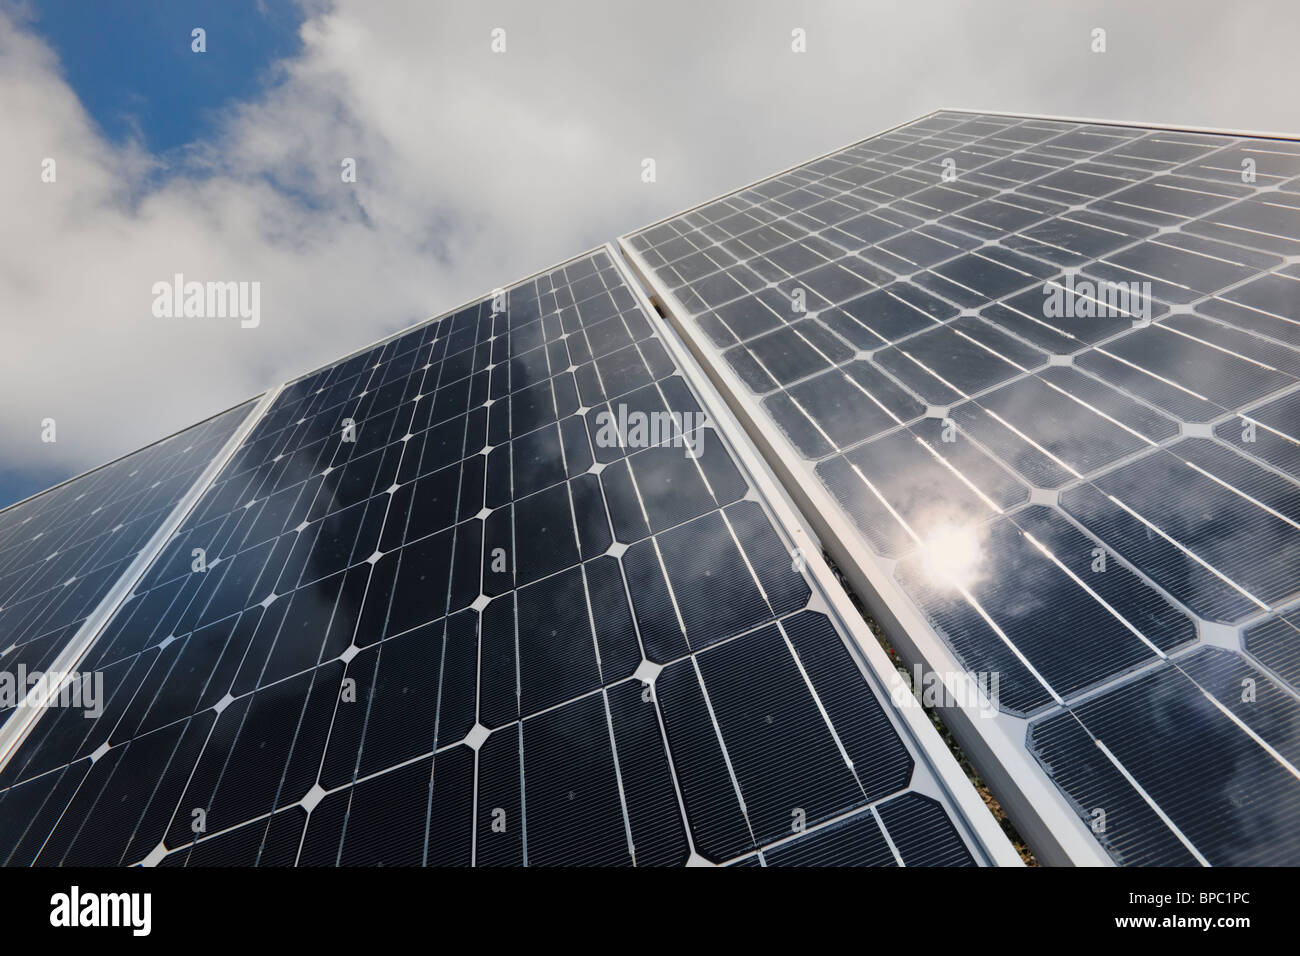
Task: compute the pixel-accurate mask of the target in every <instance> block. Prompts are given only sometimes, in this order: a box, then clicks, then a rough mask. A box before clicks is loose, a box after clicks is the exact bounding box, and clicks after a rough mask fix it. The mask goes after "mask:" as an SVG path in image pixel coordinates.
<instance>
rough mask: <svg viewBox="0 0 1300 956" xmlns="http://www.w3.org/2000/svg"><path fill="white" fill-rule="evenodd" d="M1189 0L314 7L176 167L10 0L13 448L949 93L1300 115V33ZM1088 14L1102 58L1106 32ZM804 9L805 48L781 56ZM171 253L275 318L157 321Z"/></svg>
mask: <svg viewBox="0 0 1300 956" xmlns="http://www.w3.org/2000/svg"><path fill="white" fill-rule="evenodd" d="M1191 6H1192V5H1189V4H1177V5H1175V4H1149V5H1143V7H1142V8H1141V9H1140V10H1132V11H1130V10H1127V9H1125V8H1119V7H1110V6H1108V5H1097V6H1096V7H1095V9H1093V10H1089V11H1088V12H1087V13H1086V14H1077V13H1074V12H1064V11H1057V10H1056V9H1055V8H1054V5H1045V4H1041V3H1025V2H1012V3H1005V4H1000V5H995V4H992V3H988V4H985V3H981V4H977V5H971V4H958V3H934V4H916V3H907V4H903V3H899V4H884V5H881V4H872V5H870V7H869V9H862V8H861V5H855V4H831V3H821V4H817V5H815V6H812V7H810V8H808V9H806V10H797V9H796V8H793V7H792V5H790V4H776V3H756V2H752V0H745V2H731V3H717V4H708V5H702V4H698V3H691V2H674V3H655V4H638V5H633V4H617V5H616V4H600V5H598V6H593V5H591V4H589V3H587V4H576V3H559V2H554V3H552V2H548V3H546V4H537V3H514V4H461V5H450V4H428V3H421V2H414V0H413V2H409V3H400V4H399V3H396V2H392V3H383V4H375V3H361V2H357V0H345V2H340V3H338V4H337V5H335V6H333V7H331V8H320V9H316V8H315V7H314V6H313V12H312V14H311V17H310V19H309V20H308V21H307V23H306V24H305V26H304V29H303V41H304V43H303V49H302V51H301V54H300V55H299V56H297V57H295V58H294V59H293V60H292V61H288V62H285V63H283V64H281V65H280V74H279V76H278V81H277V82H276V83H275V84H274V85H273V86H272V87H271V88H270V89H268V90H267V91H266V92H265V93H264V95H263V96H262V97H261V98H260V99H258V100H257V101H255V102H251V103H245V104H240V105H238V106H236V107H233V108H231V109H230V111H229V112H228V114H227V115H225V116H224V117H223V118H222V119H221V122H220V123H219V125H218V131H217V133H216V134H215V136H214V137H213V138H212V139H211V140H209V141H206V142H203V143H198V144H195V145H194V147H193V149H192V150H190V151H188V153H187V154H186V156H185V158H184V160H183V162H182V163H181V164H180V165H177V166H174V167H172V168H159V167H158V165H157V161H156V160H155V159H154V158H153V157H150V156H148V155H147V154H145V153H144V152H142V151H141V150H140V149H139V148H138V147H135V146H132V145H127V146H118V145H112V144H109V143H107V142H105V141H104V140H102V139H101V137H100V136H99V135H98V134H97V133H96V131H95V127H94V124H93V123H92V122H91V121H90V119H89V118H88V117H87V116H86V115H85V113H84V111H83V110H82V109H81V107H80V105H79V103H78V102H77V100H76V97H75V96H74V95H73V93H72V92H71V91H70V90H69V89H68V87H67V85H66V83H65V82H64V81H63V79H62V77H61V75H60V71H59V65H58V63H57V61H56V59H55V58H54V57H53V55H52V54H51V53H50V51H49V50H48V49H47V48H46V47H45V46H44V44H43V43H42V42H41V41H40V40H38V39H37V38H36V37H35V36H34V35H33V33H32V32H31V30H30V29H29V28H28V27H27V26H24V25H22V24H18V23H15V22H14V21H13V20H11V19H6V18H5V16H4V14H2V13H0V130H2V131H3V134H4V135H3V137H0V140H2V141H3V142H4V144H5V145H4V147H3V148H2V149H0V209H3V210H4V224H3V226H0V398H2V399H3V407H4V411H3V414H0V443H2V444H0V447H2V448H3V449H4V454H3V456H2V457H0V461H2V462H3V464H2V465H0V467H26V466H33V465H42V464H43V465H51V464H52V465H57V466H60V467H66V469H67V470H68V471H70V472H71V471H73V470H77V469H80V468H84V467H88V466H91V465H94V464H96V463H98V462H100V461H103V460H106V459H107V458H110V457H113V456H116V455H118V454H122V453H124V452H127V451H129V450H131V449H132V448H134V447H137V446H139V445H141V444H143V443H145V442H147V441H151V440H153V439H155V438H158V437H160V436H162V435H164V434H166V433H168V432H170V431H172V430H175V429H177V428H180V427H183V426H185V425H187V424H189V423H191V422H193V421H195V420H197V419H199V418H201V417H204V416H206V415H208V414H211V413H212V412H214V411H217V410H219V409H221V408H224V407H226V406H228V405H231V404H234V403H235V402H237V401H239V400H241V399H243V398H245V397H247V396H249V395H252V394H253V393H255V392H258V391H261V390H262V389H264V388H266V387H267V386H270V385H272V384H274V383H276V382H279V381H282V380H284V379H287V378H290V377H293V376H294V375H296V374H299V373H302V372H304V371H306V370H308V369H310V368H312V367H314V366H316V365H319V364H322V363H324V362H326V361H328V360H329V359H331V358H333V357H336V356H338V355H340V354H342V353H344V352H347V351H350V350H352V349H354V348H356V347H359V346H361V345H364V344H365V343H366V342H368V341H371V340H372V339H374V338H376V337H378V336H380V335H383V334H386V333H388V332H390V331H393V330H395V329H397V328H399V327H401V326H404V325H406V324H409V323H410V322H412V321H415V320H417V319H419V318H422V317H424V316H425V315H428V314H432V313H435V312H439V311H443V310H445V309H447V308H450V307H452V306H455V305H457V304H458V303H460V302H461V301H464V300H465V299H468V298H470V297H472V296H475V295H479V294H483V293H486V292H487V291H488V290H490V289H491V288H493V287H494V286H497V285H504V284H509V283H510V282H512V281H514V280H515V279H518V278H520V277H522V276H524V275H526V274H528V273H529V272H532V271H534V270H536V269H540V268H543V267H545V266H547V265H549V264H550V263H552V262H554V261H557V260H559V259H562V258H565V257H567V256H570V255H573V254H577V253H579V252H581V251H583V250H585V249H587V248H589V247H591V246H593V245H596V244H598V243H599V242H603V241H605V240H606V239H611V238H613V237H614V236H616V235H617V234H618V233H619V232H623V231H627V230H629V229H632V228H635V227H637V226H639V225H643V224H645V223H647V222H649V221H651V220H653V219H655V218H658V217H660V216H663V215H666V214H668V213H671V212H673V211H675V210H676V209H678V208H680V207H682V206H684V205H688V204H690V203H693V202H697V201H700V200H703V199H706V198H708V197H710V196H712V195H715V194H717V193H719V192H721V191H724V190H726V189H729V188H733V187H735V186H737V185H740V184H741V183H743V182H746V181H749V180H751V179H753V178H755V177H758V176H761V175H764V174H767V173H770V172H772V171H775V170H776V169H779V168H782V167H785V166H787V165H790V164H791V163H794V162H797V161H799V160H801V159H805V158H808V157H811V156H812V155H815V154H817V153H820V152H823V151H825V150H827V149H830V148H833V147H835V146H838V145H840V144H842V143H844V142H846V141H848V140H850V139H853V138H857V137H861V136H865V135H868V134H870V133H871V132H874V131H876V130H878V129H881V128H884V127H887V126H892V125H894V124H896V123H898V122H902V121H904V120H907V119H909V118H911V117H913V116H916V115H919V114H921V113H924V112H928V111H929V110H931V109H934V108H937V107H940V106H945V105H979V106H985V107H989V108H999V107H1000V108H1004V109H1007V110H1022V111H1041V112H1052V113H1059V114H1082V115H1110V116H1115V117H1133V118H1143V119H1151V120H1165V121H1168V122H1184V123H1200V124H1207V125H1222V126H1232V125H1237V126H1246V127H1259V128H1283V127H1287V126H1290V127H1293V128H1294V127H1298V126H1300V118H1298V111H1300V105H1297V103H1295V102H1288V101H1287V97H1288V94H1289V93H1290V92H1291V91H1293V90H1294V89H1295V88H1297V86H1300V84H1297V83H1296V82H1295V75H1294V71H1295V67H1294V66H1293V60H1294V58H1293V57H1292V56H1290V55H1289V54H1288V53H1287V52H1286V49H1285V47H1286V43H1285V31H1276V32H1271V31H1268V30H1266V29H1261V26H1260V24H1261V22H1262V21H1261V19H1260V18H1259V17H1251V18H1250V20H1249V23H1247V21H1246V20H1245V19H1244V18H1237V17H1236V15H1235V14H1234V13H1233V12H1232V11H1231V10H1225V9H1223V8H1222V5H1219V4H1207V5H1205V7H1204V9H1203V10H1201V11H1200V12H1199V13H1198V12H1195V11H1193V10H1191V9H1190V7H1191ZM1261 6H1263V5H1262V4H1261ZM792 10H794V11H795V12H792ZM1277 10H1278V14H1277V15H1278V16H1279V17H1282V18H1285V16H1286V14H1285V12H1284V10H1285V7H1284V6H1283V5H1279V6H1278V7H1277ZM1238 19H1241V23H1238ZM1263 20H1264V21H1266V20H1267V17H1266V16H1265V17H1264V18H1263ZM1094 21H1096V22H1094ZM1243 24H1244V25H1243ZM1094 25H1105V26H1107V27H1108V29H1109V30H1110V34H1111V36H1110V44H1111V52H1110V53H1107V54H1106V57H1108V58H1109V59H1105V60H1100V59H1098V58H1094V57H1092V56H1091V55H1089V54H1088V53H1087V34H1088V30H1089V29H1090V28H1091V27H1092V26H1094ZM495 26H502V27H505V28H506V29H507V31H508V43H509V52H508V53H506V54H505V55H493V54H492V53H491V52H490V51H489V47H488V41H489V31H490V30H491V28H492V27H495ZM794 26H802V27H804V28H805V29H807V31H808V47H809V52H808V53H807V54H804V55H795V54H792V53H790V51H789V35H790V29H791V28H792V27H794ZM1243 31H1245V32H1244V33H1243ZM1233 37H1239V38H1241V40H1242V43H1243V44H1249V45H1250V49H1248V50H1242V51H1238V52H1236V53H1235V54H1234V52H1233V51H1232V50H1230V49H1225V44H1227V43H1228V40H1229V38H1233ZM212 42H213V38H211V37H210V38H209V43H210V44H211V43H212ZM1195 64H1200V65H1201V69H1200V71H1199V72H1198V71H1197V70H1196V69H1194V68H1193V67H1194V65H1195ZM1208 64H1214V66H1213V68H1212V69H1211V68H1210V67H1209V66H1207V65H1208ZM1288 76H1289V77H1290V82H1289V83H1284V82H1283V81H1284V80H1286V79H1287V78H1288ZM158 81H159V82H166V77H159V80H158ZM1292 99H1293V98H1292ZM46 156H49V157H54V158H55V159H56V160H57V162H58V182H57V183H56V184H53V185H50V184H43V183H41V181H40V178H39V172H40V161H41V159H42V158H43V157H46ZM345 156H350V157H354V158H356V160H357V162H358V174H359V182H358V183H357V184H356V185H355V186H350V185H345V184H343V183H342V182H341V181H340V178H339V171H340V165H339V164H340V161H341V159H342V158H343V157H345ZM644 156H653V157H655V159H656V160H657V162H658V172H659V182H658V183H656V184H655V185H653V186H647V185H644V184H642V183H641V182H640V181H639V178H638V174H639V164H640V160H641V159H642V157H644ZM147 173H151V174H152V175H151V176H149V177H146V174H147ZM176 272H182V273H184V274H185V275H186V277H187V278H191V279H199V280H208V279H213V280H234V281H238V280H248V281H260V282H261V284H262V316H263V318H262V324H261V326H260V327H259V328H258V329H255V330H252V329H241V328H239V325H238V322H237V321H233V320H219V319H203V320H200V319H156V318H154V317H153V316H152V314H151V312H150V304H151V300H152V296H151V293H150V289H151V286H152V285H153V283H154V282H156V281H159V280H162V279H168V278H170V277H171V276H172V275H173V274H174V273H176ZM45 417H54V418H55V419H57V420H58V422H59V439H60V440H59V443H58V444H57V445H44V444H42V443H41V442H40V440H39V434H40V421H41V419H42V418H45Z"/></svg>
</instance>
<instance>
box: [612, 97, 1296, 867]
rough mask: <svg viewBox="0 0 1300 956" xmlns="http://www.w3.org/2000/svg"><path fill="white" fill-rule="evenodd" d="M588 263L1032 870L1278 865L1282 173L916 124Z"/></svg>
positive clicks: (1185, 145) (1286, 229)
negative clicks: (824, 564) (743, 449)
mask: <svg viewBox="0 0 1300 956" xmlns="http://www.w3.org/2000/svg"><path fill="white" fill-rule="evenodd" d="M621 246H622V248H623V250H624V252H625V253H626V254H627V255H628V257H629V259H630V261H631V262H632V263H633V266H634V268H635V270H636V271H637V272H638V273H639V275H640V276H641V277H642V278H644V279H645V281H646V283H647V285H648V286H649V287H650V288H651V289H652V291H653V293H654V295H655V296H656V297H657V298H658V300H659V301H660V302H661V303H662V305H663V307H664V309H665V310H666V312H667V313H668V316H669V318H670V320H671V321H672V322H673V324H674V325H675V327H677V328H678V330H679V331H680V332H681V334H682V336H683V338H684V340H685V341H686V342H687V343H688V345H689V346H690V347H691V349H692V351H693V352H694V353H695V354H696V356H697V357H698V358H699V359H700V361H701V364H702V365H703V366H704V367H705V368H706V369H707V370H708V372H709V374H710V376H711V377H712V378H713V379H714V381H715V383H716V384H717V385H718V386H719V389H720V391H721V392H722V393H723V394H724V395H726V396H727V399H728V401H729V402H730V403H731V404H732V406H733V408H734V409H735V410H736V412H737V414H738V417H740V418H741V420H742V421H743V422H744V423H745V426H746V427H747V429H749V430H750V432H751V434H752V435H754V437H755V439H756V441H757V442H758V443H759V445H760V446H761V447H763V449H764V451H765V452H766V454H767V457H768V459H769V461H770V462H771V463H772V465H773V467H774V469H775V470H776V471H777V472H778V473H779V474H780V475H781V477H782V479H783V480H784V482H785V484H786V486H787V487H788V489H789V490H790V492H791V494H792V495H793V496H794V497H795V499H796V500H797V501H798V502H799V503H800V504H801V506H803V509H804V510H805V512H806V513H807V515H808V517H809V519H810V520H811V521H812V522H813V524H814V526H815V527H816V528H817V530H818V532H819V533H821V534H822V535H823V537H824V540H825V542H826V544H827V546H828V548H829V549H830V550H831V552H832V554H834V555H835V557H836V559H837V560H838V562H839V563H840V564H841V565H842V567H843V570H844V571H845V573H846V575H847V576H848V577H849V579H850V580H851V581H852V583H853V584H854V586H855V587H856V588H857V590H858V591H859V592H860V593H861V594H862V595H863V597H864V598H865V599H867V600H868V602H869V603H870V604H872V605H873V607H872V609H873V611H875V612H876V613H877V614H878V615H879V616H880V617H881V618H882V620H884V621H885V622H886V623H887V625H888V627H887V630H888V631H889V634H890V637H891V639H893V640H894V641H895V642H896V643H897V644H898V646H899V647H900V648H902V649H903V651H904V652H905V655H906V656H907V657H909V658H911V659H912V660H914V661H917V662H920V663H922V664H923V665H925V666H926V667H928V668H933V669H934V670H935V671H938V672H940V673H949V672H957V673H958V674H961V673H965V674H982V675H991V676H993V677H996V678H997V692H996V694H995V695H988V696H994V697H995V700H994V701H993V702H994V703H996V705H997V707H998V709H999V711H1000V713H999V716H998V717H997V718H996V719H981V718H979V717H977V716H974V714H973V713H972V710H973V708H970V707H966V708H961V707H953V708H950V709H949V711H948V712H947V716H946V719H948V720H949V721H950V723H951V725H952V726H953V728H954V730H955V731H956V732H957V733H958V736H959V738H960V739H961V741H962V743H963V745H964V746H965V747H966V748H967V750H968V752H969V753H970V754H971V755H972V756H973V757H974V758H975V759H976V763H977V765H978V766H979V767H980V769H981V772H982V774H983V775H984V776H985V778H986V779H989V780H990V781H991V783H992V784H993V786H994V790H995V792H996V793H997V794H998V795H999V797H1000V799H1001V800H1002V801H1003V803H1004V805H1006V806H1007V807H1008V808H1009V810H1010V811H1011V813H1012V815H1013V818H1015V819H1016V820H1017V823H1018V825H1019V826H1020V827H1021V829H1022V832H1025V834H1026V836H1028V837H1030V840H1031V843H1032V844H1033V845H1034V846H1035V848H1036V849H1037V851H1038V852H1039V854H1040V856H1041V857H1043V858H1045V859H1047V860H1048V861H1058V862H1067V861H1068V862H1083V863H1087V862H1106V861H1113V862H1116V863H1125V864H1128V863H1149V864H1197V863H1201V864H1205V863H1212V864H1241V863H1288V864H1292V865H1294V864H1296V863H1300V829H1297V828H1296V826H1295V821H1296V820H1297V818H1298V815H1300V771H1298V770H1297V767H1298V766H1300V761H1298V758H1300V753H1297V750H1298V749H1300V737H1298V736H1297V733H1296V729H1295V728H1296V727H1297V726H1300V725H1298V724H1297V719H1300V709H1298V706H1300V701H1298V700H1297V694H1300V683H1297V677H1296V675H1297V673H1300V642H1298V641H1297V637H1300V634H1297V616H1296V615H1297V612H1296V604H1297V598H1300V575H1298V574H1297V569H1300V488H1298V487H1297V482H1298V480H1300V415H1298V414H1297V413H1298V412H1300V351H1298V349H1300V259H1298V258H1297V256H1298V255H1300V143H1296V142H1293V141H1289V140H1284V139H1270V138H1258V137H1255V138H1252V137H1248V136H1237V135H1228V134H1209V133H1202V132H1185V131H1175V130H1162V129H1156V128H1143V127H1137V126H1125V125H1110V124H1101V123H1090V122H1071V121H1059V120H1049V119H1035V118H1021V117H1012V116H997V115H980V114H967V113H961V112H954V111H942V112H938V113H934V114H931V115H929V116H927V117H924V118H922V119H920V120H917V121H915V122H912V123H908V124H906V125H904V126H901V127H899V128H897V129H894V130H891V131H889V132H887V133H884V134H882V135H879V136H876V137H873V138H871V139H868V140H865V141H863V142H860V143H857V144H855V145H852V146H849V147H847V148H845V149H842V150H839V151H836V152H834V153H831V154H828V155H827V156H824V157H821V158H820V159H817V160H814V161H812V162H810V163H807V164H804V165H802V166H799V167H797V168H795V169H791V170H789V171H787V172H785V173H781V174H779V175H777V176H774V177H772V178H770V179H766V180H763V181H762V182H759V183H756V184H753V185H751V186H748V187H746V188H744V189H741V190H739V191H737V192H735V193H732V194H730V195H727V196H724V197H722V198H720V199H717V200H714V201H712V202H710V203H707V204H705V205H703V206H700V207H698V208H696V209H692V210H689V211H687V212H685V213H683V214H680V215H678V216H675V217H673V218H671V219H668V220H665V221H663V222H661V223H658V224H656V225H653V226H650V227H647V228H646V229H643V230H641V231H639V232H637V233H635V234H633V235H631V236H629V237H626V238H624V239H623V240H621Z"/></svg>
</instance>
